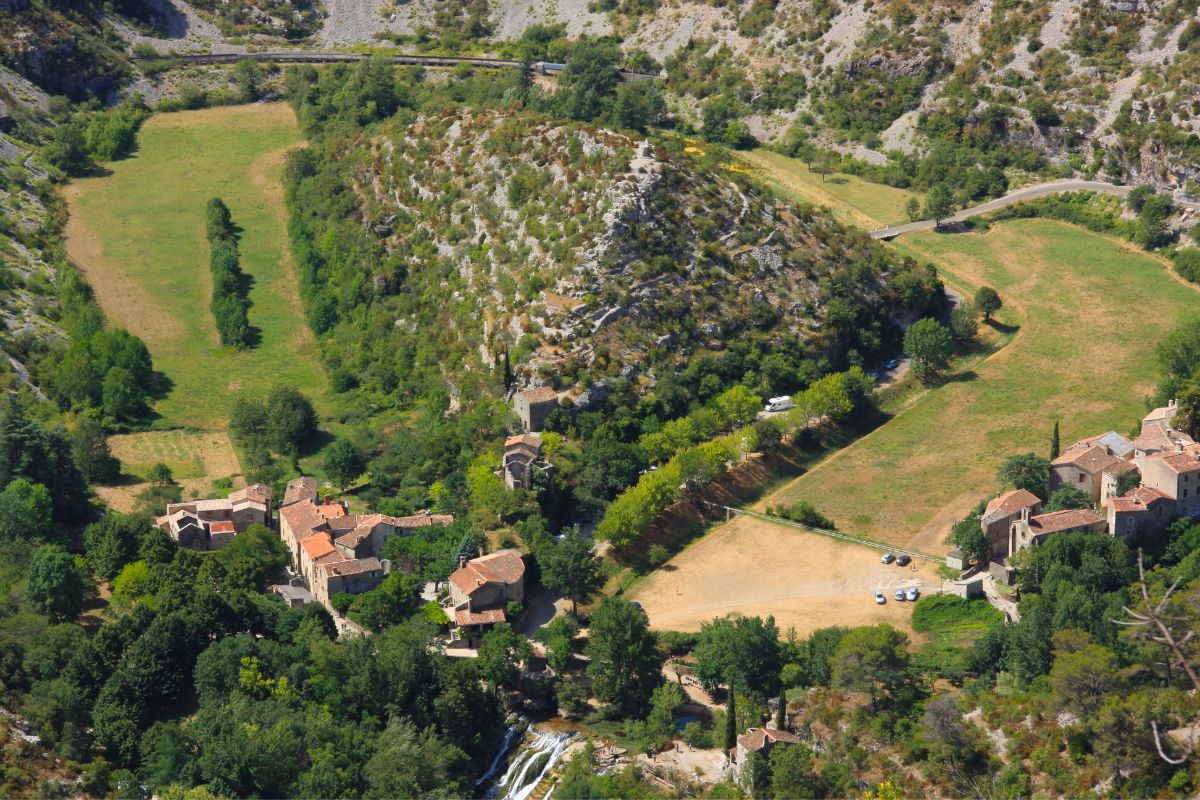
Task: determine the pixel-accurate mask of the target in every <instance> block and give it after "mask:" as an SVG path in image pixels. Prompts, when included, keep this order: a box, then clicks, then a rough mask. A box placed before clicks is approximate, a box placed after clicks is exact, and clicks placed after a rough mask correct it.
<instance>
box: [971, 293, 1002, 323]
mask: <svg viewBox="0 0 1200 800" xmlns="http://www.w3.org/2000/svg"><path fill="white" fill-rule="evenodd" d="M1003 305H1004V303H1003V301H1002V300H1001V299H1000V294H999V292H997V291H996V290H995V289H993V288H992V287H990V286H980V287H979V289H978V290H977V291H976V292H975V307H976V308H977V309H979V311H980V313H982V314H983V318H984V319H985V320H990V319H991V318H992V315H993V314H995V313H996V312H997V311H999V310H1000V308H1001V307H1002V306H1003Z"/></svg>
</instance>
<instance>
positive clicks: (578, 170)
mask: <svg viewBox="0 0 1200 800" xmlns="http://www.w3.org/2000/svg"><path fill="white" fill-rule="evenodd" d="M692 149H693V150H694V149H695V148H692ZM345 162H346V165H345V166H334V167H331V170H334V171H338V172H342V173H345V172H346V171H347V170H349V171H350V172H351V173H352V174H353V181H352V191H353V194H354V195H355V196H356V202H357V205H358V206H359V211H358V218H359V220H360V222H361V226H362V227H361V232H360V237H361V244H358V245H350V244H349V243H346V242H343V243H341V244H339V245H336V246H332V245H330V244H329V243H328V242H326V243H325V244H322V243H321V241H320V240H319V239H318V240H317V241H316V242H315V244H314V245H313V247H315V248H317V249H323V250H326V251H331V252H336V251H341V252H344V251H346V250H347V249H349V248H352V247H355V246H357V247H358V248H360V249H361V248H376V254H375V255H373V256H366V255H360V256H359V258H358V259H357V260H353V261H351V260H343V262H342V265H341V266H339V267H330V266H326V267H325V270H326V272H325V274H324V275H322V276H321V277H320V280H321V281H323V284H322V286H323V287H324V288H323V292H324V293H326V294H330V295H334V296H339V295H343V296H344V295H345V292H346V291H347V289H348V288H351V287H355V288H354V293H355V296H356V297H358V298H360V299H359V301H358V302H359V303H360V304H361V302H362V300H361V296H362V291H363V290H362V289H361V288H360V287H361V284H362V283H363V282H366V281H369V282H370V287H371V289H372V290H373V294H374V299H372V300H371V301H370V308H371V312H370V315H371V316H369V317H364V316H363V315H362V314H361V313H357V314H344V315H342V316H341V322H340V326H339V327H338V330H337V331H336V332H335V336H334V337H333V340H334V341H337V342H338V343H339V344H345V343H347V342H348V341H349V331H350V330H352V329H354V328H355V327H360V331H361V332H360V335H361V336H362V337H363V340H365V341H366V342H367V343H368V344H367V345H366V346H367V347H370V348H372V349H377V348H378V347H379V342H378V337H379V335H380V333H381V328H382V326H381V325H380V324H379V318H380V317H383V318H384V319H387V320H390V321H391V325H390V328H391V331H390V333H389V334H388V335H389V336H390V337H391V342H392V345H391V347H390V348H389V350H390V351H391V352H392V353H394V355H393V356H392V358H391V360H392V361H393V362H394V363H409V364H416V365H418V368H419V367H420V366H424V367H426V368H428V369H429V370H431V371H434V372H437V373H443V372H444V373H445V377H447V378H449V379H450V380H451V381H452V382H454V383H456V384H458V385H463V382H464V381H466V382H468V383H469V382H471V380H472V379H471V377H470V376H472V375H474V376H476V377H477V378H483V379H484V380H485V381H490V380H492V379H493V378H492V376H493V375H496V374H497V373H498V372H499V371H500V365H506V366H507V371H509V373H510V376H511V377H510V383H516V384H519V385H532V384H543V383H553V384H555V385H557V386H560V387H561V388H567V387H570V386H572V385H575V386H577V387H578V388H579V389H583V388H584V387H586V386H589V385H591V383H592V382H593V381H596V380H605V379H611V378H616V377H618V376H621V377H624V378H627V379H630V380H632V381H634V383H635V385H637V384H638V383H640V384H641V385H643V386H649V385H652V384H653V383H654V381H655V379H656V376H659V375H662V374H665V373H666V372H669V371H670V370H671V369H673V368H675V367H678V366H679V365H681V364H682V362H683V361H684V360H686V358H687V357H688V356H689V354H694V353H698V352H704V351H713V352H715V351H720V350H723V349H727V348H728V347H729V346H730V343H733V342H741V344H743V345H750V344H752V343H760V344H763V345H765V346H769V347H773V348H778V349H780V352H781V353H787V354H790V355H793V356H795V357H796V358H797V359H802V358H805V357H807V358H828V359H830V360H832V361H833V362H835V363H840V362H841V360H842V359H843V358H844V357H845V356H846V353H847V351H848V350H849V349H850V348H852V347H858V348H859V349H860V351H862V350H866V351H868V352H862V353H860V354H862V355H868V356H869V355H870V352H869V351H870V350H871V349H872V348H874V349H881V347H882V344H881V343H882V342H883V341H884V340H885V338H886V337H885V336H884V335H883V334H884V332H885V331H886V330H888V329H890V326H892V325H896V324H903V323H904V322H906V321H908V320H909V319H910V318H911V317H912V316H913V315H916V314H920V313H924V312H925V311H926V310H927V309H928V308H929V307H930V306H931V304H934V303H938V302H940V285H939V284H938V283H937V281H936V278H934V277H933V276H932V274H931V273H930V272H929V271H927V270H925V269H923V268H920V267H917V266H916V265H915V264H913V263H912V262H910V261H907V260H904V259H901V258H899V257H897V256H896V255H894V254H892V253H890V252H888V251H886V250H884V249H883V248H881V247H879V246H877V245H875V244H874V243H872V242H871V241H870V240H869V239H868V238H867V237H865V236H864V235H862V234H859V233H855V232H851V231H848V230H846V229H845V228H843V227H842V226H841V225H839V224H838V223H837V222H835V221H834V220H833V219H832V217H830V216H829V215H828V214H825V213H823V212H821V211H819V210H816V209H813V208H810V207H802V206H797V205H793V204H789V203H785V202H782V201H780V200H779V199H777V198H775V197H774V196H772V195H771V194H769V193H767V192H765V191H764V190H763V189H762V188H761V187H759V186H758V185H757V184H755V183H753V182H752V181H750V180H749V179H748V178H747V176H745V175H743V174H740V173H738V172H734V171H731V170H730V169H729V168H728V167H727V166H723V165H721V164H719V163H710V162H709V161H706V160H705V159H704V158H702V157H701V156H699V155H698V154H695V153H688V152H685V151H684V149H683V145H682V144H680V143H677V142H671V141H660V140H655V141H649V140H638V139H635V138H631V137H629V136H627V135H624V134H620V133H616V132H613V131H610V130H606V129H604V128H598V127H595V126H590V125H583V124H578V123H563V122H558V121H553V120H550V119H547V118H544V117H540V116H537V115H533V114H529V113H518V112H500V111H480V112H471V111H453V112H445V113H442V114H435V115H427V116H423V117H421V118H420V119H418V120H417V121H416V122H414V123H412V124H411V125H408V126H404V127H400V128H398V129H396V130H394V131H393V132H392V133H391V134H390V135H385V136H382V137H379V138H376V139H373V140H371V141H369V142H365V143H364V144H363V145H362V148H361V150H359V151H357V152H353V153H350V154H349V155H347V156H346V157H345ZM311 180H312V181H313V183H312V187H316V186H322V185H327V184H325V183H324V179H323V178H322V177H321V176H317V177H314V178H312V179H311ZM302 191H303V189H302ZM303 205H304V203H303V194H301V195H300V200H298V202H297V204H296V206H295V207H303ZM314 224H315V225H316V226H317V227H315V228H314V230H315V231H320V230H321V229H320V227H319V223H314ZM313 235H314V237H316V236H318V235H320V234H319V233H316V232H314V234H313ZM299 249H300V251H301V252H308V251H309V250H310V249H311V248H310V247H307V246H301V247H300V248H299ZM332 261H333V259H331V258H325V259H323V263H324V264H326V265H329V264H331V263H332ZM372 265H373V266H372ZM367 270H370V272H369V274H368V272H367ZM339 305H340V304H339ZM361 349H362V347H349V348H348V349H347V350H346V351H345V353H343V354H340V355H334V354H332V353H330V352H329V351H328V350H327V357H329V358H331V360H332V361H336V362H338V363H345V362H344V361H343V359H350V358H352V357H353V355H354V354H355V353H356V352H361ZM362 372H364V373H369V372H370V370H365V369H364V370H362ZM405 380H406V378H405V377H404V376H401V377H400V383H404V382H405Z"/></svg>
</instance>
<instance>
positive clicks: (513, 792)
mask: <svg viewBox="0 0 1200 800" xmlns="http://www.w3.org/2000/svg"><path fill="white" fill-rule="evenodd" d="M574 735H575V734H573V733H570V732H568V733H549V732H544V731H537V732H536V735H535V736H534V737H533V741H531V742H530V743H529V744H528V745H526V746H525V747H524V748H523V749H522V750H521V751H520V752H518V753H517V755H516V756H514V757H513V760H512V761H511V762H510V763H509V765H508V769H507V770H506V771H505V773H504V776H503V777H502V778H500V780H499V781H498V782H497V783H496V785H495V786H494V787H492V789H491V790H489V791H488V794H487V797H488V798H489V800H527V798H528V797H529V795H530V794H532V793H533V790H534V789H535V788H537V785H538V783H540V782H541V780H542V778H544V777H545V776H546V774H547V773H548V772H550V770H551V769H553V768H554V766H555V765H556V764H557V763H558V761H559V759H561V758H562V755H563V753H564V752H565V751H566V749H567V745H569V744H570V742H571V739H572V737H574Z"/></svg>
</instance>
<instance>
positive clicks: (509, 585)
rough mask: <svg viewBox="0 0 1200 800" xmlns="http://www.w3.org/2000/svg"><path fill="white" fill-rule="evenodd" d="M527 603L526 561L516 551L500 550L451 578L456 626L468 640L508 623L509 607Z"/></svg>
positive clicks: (463, 566)
mask: <svg viewBox="0 0 1200 800" xmlns="http://www.w3.org/2000/svg"><path fill="white" fill-rule="evenodd" d="M524 600H525V560H524V559H523V558H521V554H520V553H518V552H517V551H516V550H499V551H497V552H495V553H489V554H488V555H486V556H480V557H479V558H473V559H471V560H470V561H465V562H463V563H462V564H460V566H459V568H458V569H457V570H455V571H454V572H453V573H451V574H450V603H451V605H453V607H454V625H455V627H456V628H457V629H458V632H459V635H460V636H461V637H462V638H464V639H467V640H470V639H473V638H477V637H478V636H479V635H480V634H482V633H483V632H484V631H486V630H487V629H488V628H490V627H492V626H493V625H495V624H497V623H499V622H507V621H508V618H507V613H506V611H505V606H506V605H507V604H508V603H510V602H517V603H521V602H524Z"/></svg>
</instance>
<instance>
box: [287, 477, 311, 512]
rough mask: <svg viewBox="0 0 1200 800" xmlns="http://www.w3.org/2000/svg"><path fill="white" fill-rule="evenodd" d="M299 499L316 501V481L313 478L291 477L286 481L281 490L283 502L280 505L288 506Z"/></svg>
mask: <svg viewBox="0 0 1200 800" xmlns="http://www.w3.org/2000/svg"><path fill="white" fill-rule="evenodd" d="M301 500H311V501H312V502H313V503H316V502H317V481H316V479H314V478H293V479H292V480H290V481H288V482H287V488H286V489H284V492H283V502H282V503H280V506H290V505H291V504H292V503H299V502H300V501H301Z"/></svg>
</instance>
